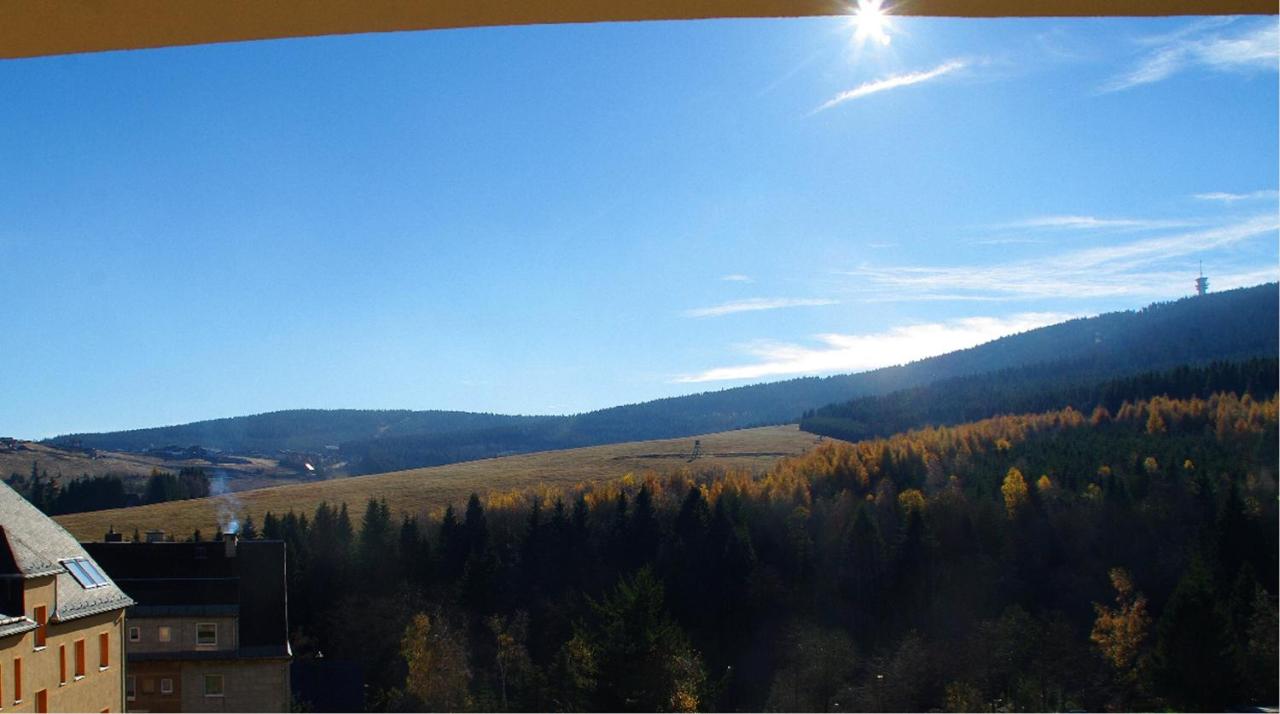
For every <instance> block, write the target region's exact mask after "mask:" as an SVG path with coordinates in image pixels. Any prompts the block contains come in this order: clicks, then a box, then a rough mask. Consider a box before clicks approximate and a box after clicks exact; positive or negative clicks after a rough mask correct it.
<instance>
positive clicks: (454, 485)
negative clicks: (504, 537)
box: [56, 425, 818, 540]
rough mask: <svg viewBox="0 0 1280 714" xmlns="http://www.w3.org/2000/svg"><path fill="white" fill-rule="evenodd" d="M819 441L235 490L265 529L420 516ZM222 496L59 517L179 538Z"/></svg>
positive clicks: (85, 532) (95, 532) (638, 452)
mask: <svg viewBox="0 0 1280 714" xmlns="http://www.w3.org/2000/svg"><path fill="white" fill-rule="evenodd" d="M695 439H696V440H698V441H700V442H701V453H702V456H700V457H699V458H698V459H696V460H694V461H689V455H690V454H691V453H692V451H693V447H694V441H695ZM817 443H818V437H815V436H814V435H812V434H807V433H805V432H802V431H800V429H799V427H797V426H795V425H788V426H771V427H760V428H756V429H739V430H736V431H726V432H719V433H716V434H705V435H702V436H697V437H686V438H681V439H661V440H655V441H632V442H627V443H623V444H610V445H606V446H591V447H586V448H581V449H565V450H561V451H544V452H539V453H535V454H521V455H518V456H505V457H501V458H495V459H482V460H479V461H467V462H463V463H458V464H449V465H447V466H434V467H431V468H423V469H411V470H408V471H393V472H390V473H384V474H373V475H369V476H354V477H350V478H342V479H333V480H329V481H321V482H316V483H306V484H297V485H290V486H278V487H274V488H264V489H258V490H254V491H245V492H241V493H237V494H235V496H234V499H235V501H234V502H233V507H234V508H235V510H236V511H237V512H238V513H239V514H240V515H241V517H242V518H243V516H244V515H246V514H250V515H252V516H253V518H254V521H255V523H257V524H259V525H261V523H262V517H263V515H265V514H266V512H267V511H272V512H274V513H277V514H280V513H284V512H286V511H288V510H289V509H293V510H294V511H305V512H308V513H310V512H312V511H314V510H315V508H316V506H318V505H319V504H320V502H321V501H328V502H329V503H341V502H343V501H345V502H346V503H347V505H348V507H350V508H352V509H353V510H354V511H355V513H354V514H353V515H354V516H355V517H357V518H358V514H359V513H362V512H363V510H364V504H365V503H367V502H368V500H369V499H370V498H385V499H386V500H387V504H388V505H389V506H390V507H391V511H392V512H393V513H395V514H415V515H416V514H421V513H427V512H431V511H434V510H435V509H439V508H443V507H444V506H446V505H448V504H450V503H452V504H455V505H457V506H459V507H461V506H464V505H465V504H466V499H467V497H468V496H469V495H470V494H471V493H472V492H473V491H474V492H479V493H484V492H486V491H490V490H495V489H496V490H502V491H507V490H514V489H522V488H531V487H536V486H539V485H546V486H551V487H555V486H572V485H574V484H576V483H579V482H583V481H596V480H601V479H611V478H617V477H620V476H624V475H626V474H627V473H634V474H637V475H639V474H642V473H644V472H646V471H666V470H669V469H672V468H678V467H689V468H692V469H704V468H731V469H748V470H753V471H759V472H763V471H765V470H767V469H769V468H770V467H772V466H773V465H774V464H775V463H777V462H778V460H779V459H781V458H783V457H786V456H795V455H799V454H802V453H804V452H806V451H808V450H809V449H811V448H812V447H813V446H814V445H815V444H817ZM218 498H226V497H214V498H201V499H193V500H189V501H173V502H170V503H159V504H155V505H150V506H137V507H134V508H120V509H114V510H109V511H92V512H89V513H73V514H69V515H65V516H58V517H57V518H56V520H57V521H58V522H59V523H61V524H62V525H63V526H64V527H65V528H66V529H67V530H69V531H71V533H72V534H74V535H75V536H76V537H77V538H80V539H81V540H97V539H100V538H102V535H103V533H105V532H106V531H107V528H108V527H109V526H114V527H115V529H116V530H117V531H121V532H123V533H125V534H126V535H127V534H129V533H131V532H132V531H133V529H134V528H137V529H138V530H140V531H143V532H145V531H147V530H153V529H158V530H164V531H167V532H170V533H173V534H174V535H175V536H176V537H179V538H185V537H187V536H189V535H191V533H192V531H194V530H195V529H197V528H199V529H200V531H201V532H202V533H203V534H204V535H205V536H206V537H210V536H212V535H213V534H214V533H216V532H217V529H218V524H217V514H218V509H219V506H220V504H219V503H218V502H217V499H218ZM223 507H225V505H224V506H223Z"/></svg>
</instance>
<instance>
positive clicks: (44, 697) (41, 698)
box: [36, 689, 49, 712]
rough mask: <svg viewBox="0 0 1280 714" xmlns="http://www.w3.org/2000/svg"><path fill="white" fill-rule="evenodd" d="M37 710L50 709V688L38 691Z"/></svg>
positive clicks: (45, 710)
mask: <svg viewBox="0 0 1280 714" xmlns="http://www.w3.org/2000/svg"><path fill="white" fill-rule="evenodd" d="M36 711H37V712H47V711H49V690H48V689H41V690H40V691H38V692H36Z"/></svg>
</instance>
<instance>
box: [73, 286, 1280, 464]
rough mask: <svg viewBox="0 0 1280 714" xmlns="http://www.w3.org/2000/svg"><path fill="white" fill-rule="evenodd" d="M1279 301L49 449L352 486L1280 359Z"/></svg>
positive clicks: (1259, 295) (1234, 298)
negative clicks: (877, 402) (853, 359)
mask: <svg viewBox="0 0 1280 714" xmlns="http://www.w3.org/2000/svg"><path fill="white" fill-rule="evenodd" d="M1277 294H1278V292H1277V285H1276V284H1275V283H1271V284H1267V285H1260V286H1257V287H1253V288H1246V289H1240V290H1231V291H1226V292H1222V293H1214V294H1211V295H1208V296H1205V297H1195V298H1187V299H1183V300H1177V301H1174V302H1168V303H1158V304H1154V305H1151V306H1148V307H1146V308H1143V309H1141V310H1137V311H1127V312H1116V313H1109V314H1106V315H1100V316H1098V317H1093V318H1088V319H1078V320H1071V321H1069V322H1064V323H1061V324H1058V325H1052V326H1049V327H1045V328H1041V329H1038V330H1032V331H1029V332H1025V333H1022V334H1019V335H1011V336H1009V337H1004V338H1001V339H998V340H995V341H992V342H989V343H987V344H984V345H980V346H978V347H974V348H972V349H967V350H961V351H958V352H952V353H950V354H946V355H941V356H939V357H932V358H929V359H924V360H920V361H918V362H913V363H911V364H907V365H902V366H896V367H886V368H883V369H878V370H873V371H870V372H864V373H860V374H852V375H839V376H834V377H806V378H801V379H791V380H786V381H781V382H773V383H769V384H756V385H750V386H745V387H736V388H733V389H725V390H721V391H715V392H706V393H702V394H694V395H689V396H682V397H672V398H668V399H659V400H654V401H650V402H644V403H640V404H629V405H625V406H618V407H612V408H609V409H601V410H598V411H594V412H588V413H584V414H577V415H572V416H505V415H497V414H474V413H467V412H442V411H426V412H421V411H420V412H414V411H370V410H332V411H325V410H294V411H284V412H273V413H269V414H259V415H256V416H248V417H235V418H229V419H218V420H213V421H205V422H197V423H194V424H187V425H183V426H173V427H160V428H154V429H139V430H134V431H125V432H114V433H106V434H73V435H68V436H63V437H58V438H56V439H52V440H50V441H51V442H52V443H54V444H63V445H65V444H71V443H78V444H80V445H81V446H84V447H91V448H98V449H108V450H122V451H139V450H143V449H146V448H148V447H149V446H164V445H170V444H178V445H191V444H198V445H201V446H204V447H208V448H216V449H221V450H224V451H228V452H233V453H240V454H248V453H261V454H267V455H274V454H276V452H278V451H279V450H300V451H310V452H320V451H322V450H324V447H325V446H331V445H337V446H340V450H339V452H338V453H339V454H340V456H341V458H342V459H344V460H346V462H347V464H348V466H347V468H348V471H349V472H350V473H377V472H382V471H391V470H398V469H406V468H416V467H421V466H434V465H439V464H446V463H453V462H457V461H463V460H471V459H477V458H486V457H491V456H499V455H505V454H512V453H524V452H529V451H540V450H546V449H563V448H572V447H579V446H592V445H597V444H608V443H618V442H625V441H637V440H643V439H663V438H674V437H683V436H693V435H697V434H705V433H710V432H715V431H724V430H728V429H740V428H744V427H751V426H763V425H771V424H785V423H792V422H795V421H796V420H797V419H799V418H800V416H801V415H802V414H805V413H806V412H810V411H812V410H817V409H819V408H822V407H824V406H825V405H830V404H835V403H842V402H847V401H848V400H851V399H856V398H858V397H864V396H869V395H882V394H887V393H889V392H894V391H897V390H903V389H909V388H913V387H919V386H922V385H926V384H929V383H932V382H937V381H939V380H946V379H952V378H957V377H965V376H970V375H977V374H983V373H990V372H993V371H1000V370H1006V369H1016V368H1032V370H1033V371H1034V370H1035V369H1039V370H1040V371H1041V372H1043V373H1045V374H1052V373H1054V372H1055V371H1058V370H1059V369H1067V370H1069V371H1070V372H1071V373H1072V374H1075V375H1076V376H1077V377H1080V378H1081V379H1093V380H1096V379H1099V378H1109V377H1118V376H1124V375H1128V374H1132V373H1135V372H1140V371H1149V370H1155V369H1171V368H1174V367H1176V366H1178V365H1183V364H1199V363H1207V362H1209V361H1213V360H1240V359H1246V358H1251V357H1274V355H1276V354H1277V353H1280V327H1278V325H1280V301H1278V300H1277ZM1035 365H1040V367H1038V368H1036V367H1033V366H1035ZM1035 408H1039V407H1035ZM983 416H985V414H984V415H983ZM965 418H968V417H967V416H966V417H965Z"/></svg>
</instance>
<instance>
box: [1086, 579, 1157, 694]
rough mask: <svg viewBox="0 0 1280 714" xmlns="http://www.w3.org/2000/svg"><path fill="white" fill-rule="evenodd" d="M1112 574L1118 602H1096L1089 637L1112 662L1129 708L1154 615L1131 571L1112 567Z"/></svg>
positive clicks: (1108, 661)
mask: <svg viewBox="0 0 1280 714" xmlns="http://www.w3.org/2000/svg"><path fill="white" fill-rule="evenodd" d="M1109 575H1110V577H1111V586H1112V587H1113V588H1115V591H1116V605H1115V607H1107V606H1105V605H1100V604H1098V603H1094V604H1093V610H1094V612H1095V613H1097V619H1096V620H1094V623H1093V631H1092V632H1091V633H1090V634H1089V639H1090V640H1091V641H1092V642H1093V643H1094V644H1095V645H1097V647H1098V650H1099V651H1100V652H1101V653H1102V657H1103V659H1105V660H1106V661H1107V663H1108V664H1110V665H1111V668H1112V670H1113V671H1114V674H1115V679H1116V682H1117V684H1118V685H1119V688H1120V692H1121V700H1122V701H1121V709H1128V708H1129V707H1128V702H1129V701H1130V699H1131V697H1132V695H1133V693H1134V692H1135V690H1136V687H1137V685H1138V682H1139V668H1140V661H1139V656H1140V654H1141V651H1142V647H1143V644H1144V643H1145V642H1146V639H1147V635H1148V633H1149V631H1150V629H1151V616H1150V615H1148V614H1147V598H1146V597H1144V596H1143V595H1142V593H1140V592H1138V590H1137V588H1136V586H1135V585H1134V583H1133V576H1132V575H1130V574H1129V571H1127V570H1125V569H1124V568H1112V569H1111V571H1110V573H1109Z"/></svg>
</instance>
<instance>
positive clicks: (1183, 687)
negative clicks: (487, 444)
mask: <svg viewBox="0 0 1280 714" xmlns="http://www.w3.org/2000/svg"><path fill="white" fill-rule="evenodd" d="M1277 456H1278V455H1277V416H1276V398H1275V396H1274V394H1271V395H1262V396H1260V397H1259V398H1257V399H1255V398H1254V396H1252V395H1248V394H1246V395H1243V396H1237V395H1235V394H1230V393H1227V394H1213V395H1210V396H1209V397H1208V398H1200V397H1192V398H1186V399H1173V398H1166V397H1155V398H1152V399H1144V400H1138V401H1134V402H1122V403H1121V404H1120V405H1119V406H1118V408H1115V409H1108V408H1106V407H1101V406H1100V407H1098V408H1096V409H1094V410H1093V411H1092V412H1091V413H1088V414H1085V413H1082V412H1079V411H1076V410H1074V409H1071V408H1067V409H1061V410H1054V411H1047V412H1042V413H1039V414H1029V415H1022V416H1002V417H996V418H991V419H986V420H982V421H979V422H974V423H970V424H965V425H961V426H955V427H937V428H927V429H919V430H914V431H910V432H906V433H903V434H900V435H897V436H894V437H890V438H885V439H875V440H866V441H862V442H858V443H856V444H852V443H846V442H840V441H830V442H827V443H824V444H822V445H821V446H820V447H819V448H817V449H815V450H814V451H812V452H810V453H809V454H807V455H805V456H802V457H798V458H795V459H790V460H786V461H784V462H782V463H780V464H779V465H778V466H777V467H775V468H773V469H772V470H770V471H768V472H767V473H764V474H752V473H746V472H717V471H693V470H689V469H682V470H678V471H674V472H668V473H663V474H656V473H650V474H645V475H642V476H634V475H631V476H627V477H623V478H621V479H617V480H612V481H607V482H601V483H594V484H581V485H579V486H577V487H575V488H572V489H565V490H560V491H554V490H535V491H523V492H512V493H495V494H491V495H489V496H487V497H485V498H481V497H480V496H478V495H473V496H472V497H471V498H470V500H469V501H468V503H467V504H466V505H465V507H464V508H463V509H462V510H461V512H459V511H458V510H456V509H455V508H453V507H449V508H447V509H445V510H444V511H443V512H441V513H436V514H417V515H416V516H410V515H407V514H398V515H393V514H392V513H391V512H390V509H389V508H388V506H387V504H386V503H385V502H384V501H378V500H370V501H369V502H368V503H367V504H365V507H364V510H363V513H360V514H355V515H353V514H352V513H350V512H349V511H348V508H347V505H346V504H339V505H337V506H332V505H329V504H322V505H321V506H320V507H318V508H317V509H316V510H315V511H314V512H313V513H310V514H307V513H301V514H300V513H294V512H289V513H285V514H274V513H268V514H265V516H264V517H263V519H262V522H261V527H260V528H257V527H252V532H253V534H254V535H260V536H262V537H267V538H276V539H281V540H283V541H284V542H285V544H286V549H287V551H288V562H289V572H288V579H289V616H290V625H291V629H292V637H293V639H292V642H293V646H294V651H295V653H297V656H299V657H303V658H305V657H311V656H319V653H321V652H323V654H324V656H325V657H326V658H331V659H337V660H349V661H354V662H360V663H362V664H363V666H364V671H365V673H366V677H367V681H368V685H369V689H368V692H369V697H368V701H367V705H368V706H369V707H370V708H372V709H382V710H405V711H409V710H417V709H448V710H466V709H478V710H567V711H579V710H620V711H634V710H657V711H672V710H728V709H756V710H765V709H767V710H780V711H782V710H785V711H807V710H812V711H818V710H821V711H835V710H840V709H854V710H884V711H892V710H926V709H931V708H938V709H945V710H951V711H974V710H993V709H1000V710H1017V711H1022V710H1050V709H1054V710H1064V709H1072V708H1082V709H1099V710H1100V709H1115V710H1131V709H1157V708H1172V709H1186V710H1191V709H1195V710H1219V709H1223V708H1225V707H1229V706H1238V705H1245V704H1250V703H1258V702H1273V701H1275V699H1276V697H1277V683H1276V678H1275V671H1276V668H1277V661H1276V655H1277V643H1276V632H1277V620H1276V611H1277V607H1276V594H1277V582H1276V577H1277V552H1278V544H1277V499H1276V493H1277V491H1276V481H1275V469H1274V466H1275V464H1276V463H1277ZM304 704H305V703H304Z"/></svg>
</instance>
